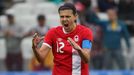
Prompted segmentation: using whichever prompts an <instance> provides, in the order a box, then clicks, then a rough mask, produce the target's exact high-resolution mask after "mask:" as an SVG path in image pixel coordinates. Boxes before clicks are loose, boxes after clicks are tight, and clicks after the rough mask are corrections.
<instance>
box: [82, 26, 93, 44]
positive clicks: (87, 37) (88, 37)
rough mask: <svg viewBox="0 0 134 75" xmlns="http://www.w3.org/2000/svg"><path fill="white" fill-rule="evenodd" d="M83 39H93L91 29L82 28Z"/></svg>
mask: <svg viewBox="0 0 134 75" xmlns="http://www.w3.org/2000/svg"><path fill="white" fill-rule="evenodd" d="M85 32H86V33H85ZM84 40H90V41H91V42H92V41H93V33H92V30H91V29H89V28H86V29H85V30H84Z"/></svg>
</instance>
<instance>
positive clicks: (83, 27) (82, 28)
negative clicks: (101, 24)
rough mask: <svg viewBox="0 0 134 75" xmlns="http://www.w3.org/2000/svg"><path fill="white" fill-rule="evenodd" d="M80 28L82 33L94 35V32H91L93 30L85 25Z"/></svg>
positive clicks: (79, 26)
mask: <svg viewBox="0 0 134 75" xmlns="http://www.w3.org/2000/svg"><path fill="white" fill-rule="evenodd" d="M78 28H79V30H81V31H82V32H84V33H85V32H90V33H92V30H91V28H89V27H86V26H83V25H78Z"/></svg>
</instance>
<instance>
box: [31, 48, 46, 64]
mask: <svg viewBox="0 0 134 75" xmlns="http://www.w3.org/2000/svg"><path fill="white" fill-rule="evenodd" d="M38 51H39V49H37V48H33V53H34V55H35V57H36V59H37V60H38V62H39V63H41V64H43V60H44V59H43V58H42V57H41V56H40V55H39V52H38Z"/></svg>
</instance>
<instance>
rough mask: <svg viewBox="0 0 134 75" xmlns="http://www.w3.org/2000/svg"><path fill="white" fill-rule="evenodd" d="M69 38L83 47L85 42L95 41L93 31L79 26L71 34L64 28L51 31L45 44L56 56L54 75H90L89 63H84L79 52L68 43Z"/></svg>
mask: <svg viewBox="0 0 134 75" xmlns="http://www.w3.org/2000/svg"><path fill="white" fill-rule="evenodd" d="M68 37H70V38H72V39H73V40H74V41H75V42H76V43H77V44H78V45H79V46H81V47H82V41H83V40H85V39H86V40H90V41H92V40H93V36H92V31H91V30H90V29H89V28H86V27H84V26H82V25H77V26H76V28H75V30H74V31H72V32H71V33H65V31H64V28H63V27H62V26H58V27H56V28H52V29H51V30H49V31H48V33H47V34H46V36H45V39H44V44H46V45H47V46H49V47H50V48H52V52H53V56H54V67H53V72H52V75H89V72H88V71H89V68H88V63H84V61H83V60H82V59H81V57H80V55H79V54H78V52H77V51H76V50H74V49H73V47H72V46H71V45H70V43H69V42H68V41H67V38H68Z"/></svg>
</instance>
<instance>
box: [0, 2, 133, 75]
mask: <svg viewBox="0 0 134 75" xmlns="http://www.w3.org/2000/svg"><path fill="white" fill-rule="evenodd" d="M64 2H72V3H74V4H75V5H76V7H77V9H78V10H79V11H81V10H83V8H84V7H83V5H84V3H85V9H89V10H91V11H92V10H95V9H94V8H96V7H98V9H99V10H100V11H99V13H98V14H97V16H98V17H99V18H100V19H101V20H107V19H108V18H107V14H106V12H105V10H106V9H108V7H111V6H114V7H116V8H117V10H118V17H119V19H122V20H123V21H124V22H125V23H126V25H127V28H128V30H129V33H130V43H131V50H130V51H131V52H130V53H129V54H128V53H127V51H126V50H127V48H126V44H125V41H124V40H122V47H123V48H122V53H123V55H124V57H125V62H126V68H125V69H123V70H120V69H118V67H117V66H116V64H115V66H114V69H111V70H106V69H92V68H91V69H90V70H91V71H90V74H91V75H134V70H133V69H134V9H133V8H134V0H0V31H1V29H2V26H4V25H6V24H7V18H6V14H13V15H14V16H15V21H16V22H17V23H19V25H21V26H22V27H23V32H24V33H25V32H28V31H29V30H30V29H31V28H33V27H35V26H36V25H37V21H36V17H37V16H38V15H39V14H43V15H45V16H46V25H48V26H49V27H50V28H51V27H55V26H57V25H60V21H59V15H58V11H57V9H58V7H59V6H60V5H61V4H63V3H64ZM77 2H83V5H81V4H77ZM106 7H107V8H106ZM81 13H82V14H85V13H84V11H83V12H81ZM81 19H83V17H80V18H79V21H78V22H81V21H82V23H83V24H85V23H84V22H85V21H83V20H81ZM91 19H92V18H91ZM0 36H3V33H2V31H1V32H0ZM31 39H32V36H30V37H26V38H24V39H23V40H22V42H21V48H22V56H23V59H24V61H23V70H22V71H21V72H20V71H7V69H6V67H5V58H6V52H7V51H6V46H5V39H4V38H0V75H51V69H50V70H48V69H47V70H44V71H39V70H38V71H33V70H31V68H30V67H29V65H30V62H31V59H32V58H33V53H32V48H31Z"/></svg>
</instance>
